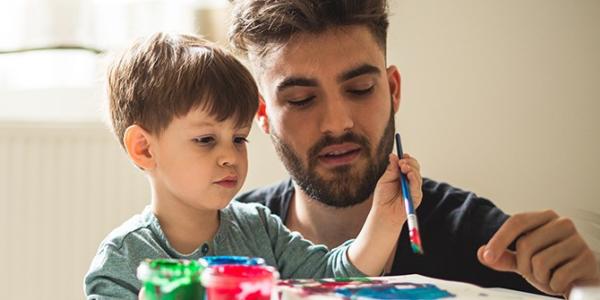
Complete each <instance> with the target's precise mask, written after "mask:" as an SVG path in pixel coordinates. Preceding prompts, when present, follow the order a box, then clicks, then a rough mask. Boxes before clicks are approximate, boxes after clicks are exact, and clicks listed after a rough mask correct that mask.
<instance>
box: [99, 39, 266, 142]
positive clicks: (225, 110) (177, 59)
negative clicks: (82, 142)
mask: <svg viewBox="0 0 600 300" xmlns="http://www.w3.org/2000/svg"><path fill="white" fill-rule="evenodd" d="M108 96H109V110H110V117H111V122H112V126H113V129H114V132H115V134H116V135H117V138H118V139H119V141H120V143H121V145H122V146H124V145H123V137H124V134H125V130H126V129H127V127H129V126H131V125H133V124H137V125H139V126H141V127H142V128H144V129H145V130H146V131H148V132H150V133H152V134H156V135H160V134H161V132H162V131H163V130H164V129H166V128H167V127H168V125H169V124H170V123H171V121H172V120H173V118H174V117H182V116H185V115H186V114H187V113H188V112H190V110H192V109H196V108H200V109H205V110H206V111H207V112H208V113H209V114H211V115H213V116H215V118H216V119H217V120H218V121H223V120H226V119H228V118H231V117H233V118H235V122H236V125H237V126H240V127H242V126H246V125H248V124H251V122H252V118H253V117H254V114H255V113H256V110H257V108H258V89H257V87H256V83H255V82H254V79H253V78H252V75H251V74H250V72H249V71H248V70H247V69H246V68H245V67H244V66H243V65H242V64H241V63H240V62H239V61H238V60H237V59H236V58H235V57H234V56H233V55H231V54H229V53H227V52H225V51H223V50H221V49H220V48H219V47H218V46H216V45H214V44H212V43H211V42H209V41H207V40H204V39H202V38H199V37H196V36H192V35H174V34H166V33H156V34H154V35H152V36H150V37H148V38H146V39H142V40H138V41H137V42H135V43H134V44H133V45H132V46H131V47H129V48H128V49H127V50H125V52H124V53H123V54H122V55H121V56H120V57H119V58H118V59H116V60H115V61H114V62H113V64H112V65H111V66H110V68H109V72H108Z"/></svg>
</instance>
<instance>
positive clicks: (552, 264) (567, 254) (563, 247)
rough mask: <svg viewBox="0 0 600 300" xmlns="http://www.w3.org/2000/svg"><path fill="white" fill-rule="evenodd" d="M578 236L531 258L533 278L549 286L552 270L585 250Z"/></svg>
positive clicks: (571, 237)
mask: <svg viewBox="0 0 600 300" xmlns="http://www.w3.org/2000/svg"><path fill="white" fill-rule="evenodd" d="M578 238H579V237H578V236H576V235H573V236H570V237H569V238H567V239H565V240H563V241H561V242H559V243H557V244H555V245H552V246H550V247H548V248H546V249H544V250H542V251H540V252H539V253H537V254H535V255H534V256H533V257H532V258H531V267H532V271H533V277H534V278H535V279H536V281H538V282H540V283H542V284H548V283H549V281H550V278H551V275H552V270H554V269H556V268H557V267H559V266H560V265H561V264H564V263H565V262H567V261H569V260H571V259H573V258H574V257H577V255H579V254H580V253H581V250H582V249H583V245H582V244H581V243H579V242H578V241H577V239H578Z"/></svg>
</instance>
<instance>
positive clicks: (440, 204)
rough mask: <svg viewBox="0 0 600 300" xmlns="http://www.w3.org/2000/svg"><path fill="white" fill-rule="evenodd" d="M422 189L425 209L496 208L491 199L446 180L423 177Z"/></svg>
mask: <svg viewBox="0 0 600 300" xmlns="http://www.w3.org/2000/svg"><path fill="white" fill-rule="evenodd" d="M422 190H423V202H422V204H423V209H424V210H442V211H448V210H457V209H458V210H470V209H484V210H486V209H496V206H495V205H494V203H492V202H491V201H490V200H488V199H486V198H483V197H480V196H478V195H477V194H475V193H474V192H471V191H467V190H463V189H460V188H457V187H454V186H452V185H450V184H448V183H446V182H438V181H434V180H432V179H429V178H423V188H422Z"/></svg>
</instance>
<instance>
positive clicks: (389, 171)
mask: <svg viewBox="0 0 600 300" xmlns="http://www.w3.org/2000/svg"><path fill="white" fill-rule="evenodd" d="M420 168H421V167H420V166H419V163H418V162H417V160H416V159H414V158H412V157H411V156H410V155H408V154H406V153H405V154H404V156H403V157H402V159H398V156H396V155H395V154H390V156H389V164H388V167H387V168H386V170H385V172H384V173H383V175H382V176H381V178H379V181H378V182H377V186H376V187H375V192H374V194H373V208H374V209H381V210H382V211H383V212H387V213H390V214H392V215H394V216H396V218H394V219H395V220H399V221H400V222H401V224H400V225H402V224H404V222H405V221H406V211H405V209H404V202H403V201H402V185H401V184H400V172H402V173H403V174H405V175H406V178H407V179H408V185H409V189H410V194H411V196H412V200H413V204H414V207H415V209H416V208H417V207H419V205H420V204H421V200H422V199H423V191H422V189H421V187H422V184H423V179H422V178H421V173H420ZM397 216H402V217H401V218H397Z"/></svg>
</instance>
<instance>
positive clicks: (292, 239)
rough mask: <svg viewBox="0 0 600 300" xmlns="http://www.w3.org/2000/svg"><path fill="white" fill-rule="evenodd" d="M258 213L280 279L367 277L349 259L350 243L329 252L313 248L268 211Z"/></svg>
mask: <svg viewBox="0 0 600 300" xmlns="http://www.w3.org/2000/svg"><path fill="white" fill-rule="evenodd" d="M259 212H260V214H261V218H263V219H264V220H265V224H266V227H267V228H266V229H267V233H268V235H269V238H270V240H271V246H272V249H273V254H274V255H275V259H276V261H277V268H278V270H279V273H280V277H281V278H282V279H286V278H327V277H363V276H366V275H365V274H364V273H362V272H361V271H360V270H358V269H357V268H356V267H355V266H354V265H353V264H352V263H351V262H350V260H349V259H348V248H349V247H350V244H351V243H352V242H353V240H349V241H347V242H345V243H344V244H342V245H340V246H338V247H336V248H334V249H332V250H331V251H329V250H328V249H327V247H326V246H324V245H315V244H313V243H311V242H310V241H308V240H306V239H304V238H303V237H302V235H300V233H298V232H291V231H290V230H289V229H288V228H287V227H285V226H284V225H283V223H282V222H281V219H280V218H279V217H277V216H275V215H272V214H271V213H270V211H269V209H268V208H266V207H261V208H259Z"/></svg>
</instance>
